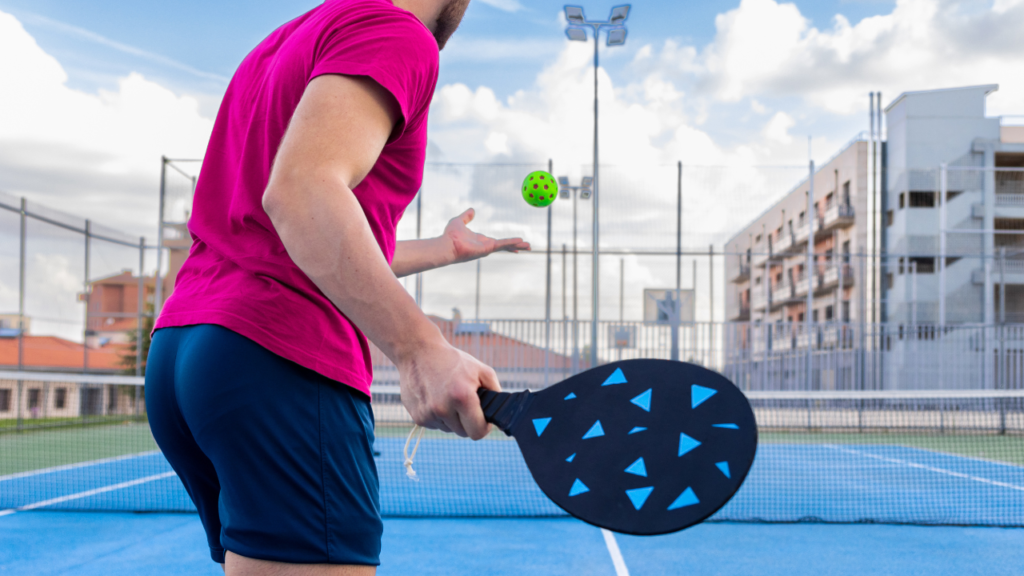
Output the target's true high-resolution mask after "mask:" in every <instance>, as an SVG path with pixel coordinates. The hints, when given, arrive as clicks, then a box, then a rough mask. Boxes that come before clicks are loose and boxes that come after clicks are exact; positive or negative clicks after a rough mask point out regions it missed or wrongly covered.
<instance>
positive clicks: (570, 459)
mask: <svg viewBox="0 0 1024 576" xmlns="http://www.w3.org/2000/svg"><path fill="white" fill-rule="evenodd" d="M575 457H576V453H575V452H573V453H572V456H569V457H568V458H566V459H565V461H566V462H572V459H573V458H575Z"/></svg>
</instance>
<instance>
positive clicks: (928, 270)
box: [907, 258, 935, 274]
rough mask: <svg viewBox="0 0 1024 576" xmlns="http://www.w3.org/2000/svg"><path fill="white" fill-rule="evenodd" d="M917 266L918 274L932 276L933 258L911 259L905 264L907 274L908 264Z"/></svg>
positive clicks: (908, 270) (933, 270)
mask: <svg viewBox="0 0 1024 576" xmlns="http://www.w3.org/2000/svg"><path fill="white" fill-rule="evenodd" d="M911 262H913V263H914V264H915V265H917V273H918V274H934V273H935V258H911V259H910V260H909V262H908V263H907V272H908V273H909V272H910V270H911V269H910V263H911Z"/></svg>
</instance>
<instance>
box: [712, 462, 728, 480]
mask: <svg viewBox="0 0 1024 576" xmlns="http://www.w3.org/2000/svg"><path fill="white" fill-rule="evenodd" d="M715 466H718V469H719V470H721V471H722V474H725V477H726V478H732V476H730V475H729V463H728V462H715Z"/></svg>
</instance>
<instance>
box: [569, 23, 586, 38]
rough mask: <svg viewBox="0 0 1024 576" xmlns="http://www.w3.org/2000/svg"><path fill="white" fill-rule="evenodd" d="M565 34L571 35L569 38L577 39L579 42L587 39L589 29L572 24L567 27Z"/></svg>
mask: <svg viewBox="0 0 1024 576" xmlns="http://www.w3.org/2000/svg"><path fill="white" fill-rule="evenodd" d="M565 35H566V36H568V37H569V40H575V41H577V42H586V41H587V31H586V29H584V28H579V27H577V26H570V27H568V28H566V29H565Z"/></svg>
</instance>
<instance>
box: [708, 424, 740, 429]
mask: <svg viewBox="0 0 1024 576" xmlns="http://www.w3.org/2000/svg"><path fill="white" fill-rule="evenodd" d="M711 426H712V427H713V428H728V429H730V430H739V429H740V427H739V426H737V425H735V424H712V425H711Z"/></svg>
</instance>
